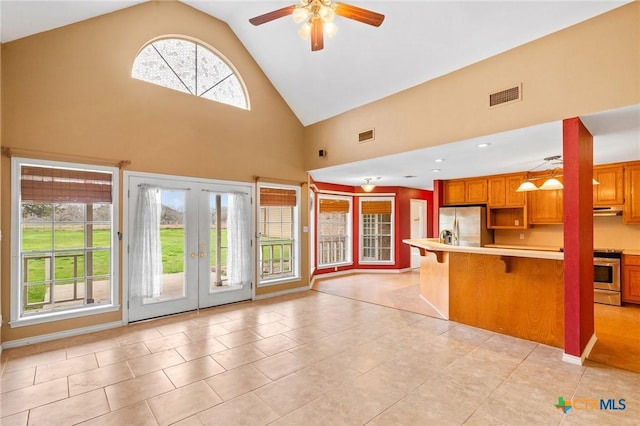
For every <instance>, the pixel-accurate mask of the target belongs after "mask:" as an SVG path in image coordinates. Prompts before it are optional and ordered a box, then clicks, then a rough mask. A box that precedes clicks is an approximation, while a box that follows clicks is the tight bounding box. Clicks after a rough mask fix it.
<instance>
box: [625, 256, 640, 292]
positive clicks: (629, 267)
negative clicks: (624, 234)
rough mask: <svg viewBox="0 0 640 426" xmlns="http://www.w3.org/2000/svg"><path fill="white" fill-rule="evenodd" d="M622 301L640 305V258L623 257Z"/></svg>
mask: <svg viewBox="0 0 640 426" xmlns="http://www.w3.org/2000/svg"><path fill="white" fill-rule="evenodd" d="M622 275H623V276H622V301H623V302H627V303H640V256H634V255H628V254H624V255H622Z"/></svg>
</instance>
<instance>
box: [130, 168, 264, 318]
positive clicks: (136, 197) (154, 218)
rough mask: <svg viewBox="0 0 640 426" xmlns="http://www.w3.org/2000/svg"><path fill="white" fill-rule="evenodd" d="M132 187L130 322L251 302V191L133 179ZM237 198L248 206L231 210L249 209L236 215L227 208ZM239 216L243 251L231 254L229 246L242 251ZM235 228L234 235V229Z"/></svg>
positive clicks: (241, 187)
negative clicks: (231, 226)
mask: <svg viewBox="0 0 640 426" xmlns="http://www.w3.org/2000/svg"><path fill="white" fill-rule="evenodd" d="M128 188H129V192H128V196H129V207H128V219H129V220H128V229H127V235H128V238H127V249H128V254H127V261H128V262H127V265H128V268H127V269H128V278H129V281H128V284H129V285H128V287H129V304H128V306H129V321H137V320H142V319H147V318H154V317H158V316H163V315H169V314H174V313H178V312H185V311H190V310H194V309H198V308H206V307H210V306H216V305H221V304H225V303H231V302H236V301H241V300H247V299H250V298H251V292H252V290H251V286H252V281H253V264H254V262H253V252H252V250H248V251H247V250H246V246H247V245H248V246H249V247H250V246H251V245H252V235H253V223H252V221H251V218H252V217H253V215H252V214H251V210H250V209H251V207H250V206H251V203H250V194H251V192H252V188H251V186H250V185H246V184H244V185H242V184H238V185H234V184H226V183H223V184H219V183H215V182H210V181H194V180H188V179H180V178H173V177H167V178H164V177H156V176H155V175H154V176H147V175H132V176H130V178H129V185H128ZM149 193H150V194H151V196H150V197H149V195H148V194H149ZM149 198H151V201H149ZM238 199H241V200H242V201H243V202H242V203H238V202H237V201H236V202H235V203H234V206H236V207H233V211H234V212H236V211H237V210H238V208H237V206H238V205H240V206H241V207H242V208H243V209H244V210H243V212H242V214H241V215H240V216H239V215H238V214H233V215H231V212H230V209H231V207H230V205H229V204H230V202H232V201H233V200H238ZM154 205H156V206H157V207H158V208H157V211H154V210H153V206H154ZM149 206H151V207H149ZM147 210H150V211H151V214H149V213H148V212H146V211H147ZM230 217H231V220H230ZM238 217H241V218H242V224H241V225H242V226H245V227H248V228H247V229H245V230H244V231H243V234H242V236H243V238H244V239H245V240H246V241H243V242H242V245H243V247H244V248H245V252H244V253H243V254H242V252H238V251H237V250H233V253H235V254H232V253H231V252H230V246H238V242H237V241H236V240H238V238H237V236H238V231H237V229H238V226H236V225H238V224H237V222H238V220H237V218H238ZM230 221H231V222H233V223H232V225H233V226H234V231H231V230H229V229H228V225H229V222H230ZM149 241H150V242H149ZM154 241H158V243H157V244H154ZM236 248H237V247H236ZM238 253H241V254H238ZM244 257H247V258H248V259H244ZM238 258H241V259H240V260H238ZM233 261H236V263H234V262H233ZM237 261H241V262H242V263H241V265H240V268H238V267H237ZM230 267H231V268H232V269H233V270H234V271H236V272H233V273H232V272H231V271H230V269H229V268H230ZM239 269H242V270H243V272H242V275H243V276H242V277H241V279H237V275H239V273H238V272H237V271H238V270H239ZM154 277H155V279H154Z"/></svg>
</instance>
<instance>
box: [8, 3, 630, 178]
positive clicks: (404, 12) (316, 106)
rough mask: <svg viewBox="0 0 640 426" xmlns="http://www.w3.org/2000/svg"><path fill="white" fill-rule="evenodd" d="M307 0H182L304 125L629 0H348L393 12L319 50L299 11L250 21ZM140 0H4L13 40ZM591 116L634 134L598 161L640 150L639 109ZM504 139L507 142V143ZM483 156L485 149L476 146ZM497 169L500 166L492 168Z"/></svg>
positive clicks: (406, 162)
mask: <svg viewBox="0 0 640 426" xmlns="http://www.w3.org/2000/svg"><path fill="white" fill-rule="evenodd" d="M297 1H298V0H287V1H243V0H236V1H209V0H183V2H184V3H186V4H188V5H190V6H192V7H194V8H196V9H198V10H200V11H202V12H204V13H207V14H209V15H211V16H213V17H215V18H218V19H221V20H223V21H225V22H227V23H228V24H229V26H230V27H231V29H232V30H233V31H234V33H235V34H236V35H237V36H238V38H239V39H240V40H241V42H242V43H243V44H244V45H245V47H246V48H247V50H248V51H249V53H250V54H251V55H252V56H253V57H254V59H255V60H256V62H257V63H258V64H259V66H260V67H261V68H262V69H263V71H264V72H265V74H266V75H267V77H268V78H269V79H270V80H271V82H272V83H273V85H274V86H275V88H276V89H277V90H278V91H279V92H280V94H281V95H282V97H283V98H284V99H285V101H286V102H287V103H288V104H289V106H290V107H291V109H292V111H293V112H294V114H295V115H296V116H297V117H298V119H299V120H300V122H301V123H302V124H303V125H310V124H313V123H316V122H318V121H321V120H324V119H327V118H330V117H333V116H335V115H338V114H341V113H343V112H345V111H348V110H350V109H353V108H357V107H358V106H361V105H364V104H367V103H369V102H372V101H375V100H377V99H381V98H383V97H386V96H389V95H391V94H393V93H396V92H399V91H402V90H404V89H407V88H410V87H413V86H415V85H418V84H420V83H423V82H426V81H428V80H430V79H433V78H436V77H438V76H441V75H443V74H446V73H449V72H452V71H455V70H457V69H460V68H462V67H465V66H467V65H470V64H472V63H475V62H478V61H480V60H482V59H485V58H488V57H490V56H493V55H496V54H498V53H501V52H504V51H506V50H509V49H511V48H514V47H516V46H519V45H522V44H524V43H527V42H529V41H532V40H535V39H537V38H540V37H543V36H545V35H547V34H550V33H552V32H555V31H558V30H561V29H563V28H566V27H568V26H571V25H573V24H576V23H578V22H581V21H584V20H586V19H589V18H591V17H593V16H596V15H599V14H601V13H605V12H607V11H609V10H611V9H614V8H616V7H619V6H621V5H623V4H625V3H628V2H629V1H628V0H627V1H614V0H612V1H581V0H572V1H531V2H519V1H518V2H516V1H513V2H509V1H474V0H468V1H376V0H372V1H346V2H347V3H350V4H353V5H356V6H359V7H363V8H366V9H370V10H375V11H376V12H379V13H382V14H384V15H385V21H384V23H383V24H382V25H381V26H380V27H379V28H376V27H372V26H369V25H365V24H362V23H359V22H356V21H352V20H349V19H345V18H341V17H338V18H336V21H335V22H336V24H337V26H338V28H339V31H338V33H337V34H336V36H335V37H333V38H331V39H326V40H325V48H324V49H323V50H321V51H318V52H312V51H311V49H310V43H309V41H308V40H302V39H301V38H300V37H299V36H298V35H297V30H298V27H299V25H298V24H296V23H294V22H293V20H292V19H291V17H283V18H280V19H277V20H275V21H272V22H269V23H267V24H264V25H261V26H258V27H256V26H253V25H251V24H250V23H249V18H251V17H254V16H257V15H261V14H263V13H266V12H269V11H271V10H274V9H278V8H282V7H285V6H287V5H290V4H295V3H297ZM137 3H141V1H118V0H114V1H58V0H49V1H24V0H21V1H16V0H1V1H0V13H1V20H0V23H1V25H2V26H1V29H0V36H1V40H2V42H7V41H11V40H15V39H18V38H21V37H25V36H28V35H31V34H34V33H38V32H42V31H46V30H49V29H53V28H56V27H60V26H63V25H67V24H70V23H73V22H77V21H80V20H84V19H88V18H91V17H94V16H98V15H101V14H105V13H109V12H112V11H115V10H118V9H120V8H124V7H129V6H132V5H135V4H137ZM589 119H590V120H591V121H592V122H593V123H594V126H596V123H597V127H598V130H597V131H599V132H602V134H603V135H605V134H609V135H610V134H613V133H620V128H619V127H616V126H619V125H620V122H621V121H623V122H624V123H625V124H624V126H625V128H626V129H627V130H626V134H627V136H626V137H627V139H625V140H626V141H627V142H626V143H619V145H620V149H619V150H618V151H616V152H617V154H616V155H612V153H613V151H612V150H611V149H607V150H606V153H605V152H604V151H605V150H602V149H599V148H598V146H597V145H596V147H595V155H596V157H597V158H596V159H595V161H596V163H601V162H609V161H610V160H611V161H620V160H621V159H629V158H630V156H631V157H635V158H640V148H639V147H638V144H639V143H640V140H639V139H638V136H637V133H638V130H639V129H640V111H639V110H638V108H635V109H633V108H632V109H627V110H624V111H619V112H618V114H617V115H616V114H615V113H609V114H608V115H602V116H594V117H591V118H587V120H589ZM587 125H588V123H587ZM554 126H555V127H554ZM557 126H558V123H549V124H548V125H545V126H536V127H535V128H530V129H522V130H520V131H518V132H510V133H507V134H504V135H502V136H499V135H494V137H492V141H493V146H494V147H495V146H496V145H500V144H501V143H502V142H498V141H500V140H504V141H508V140H513V139H514V138H517V139H520V140H521V139H522V138H525V139H526V138H533V137H535V138H537V139H536V140H538V141H539V140H540V139H539V138H538V137H539V135H540V132H545V131H546V132H550V133H553V132H556V133H557ZM634 126H635V128H634ZM590 130H592V132H593V129H590ZM594 134H596V133H594ZM556 136H557V137H554V138H552V139H551V142H549V144H550V145H549V146H548V147H544V146H540V145H539V144H523V143H520V144H518V145H519V147H520V148H519V151H518V152H517V153H514V156H513V157H508V156H507V153H508V152H510V151H509V149H506V148H505V149H500V150H497V149H496V150H493V152H492V150H486V151H483V153H482V154H478V153H477V152H476V151H475V150H473V149H472V150H471V151H469V147H470V146H474V145H475V144H477V143H478V142H479V141H478V140H474V141H461V142H460V143H459V144H452V145H449V146H446V145H445V146H442V147H435V148H432V149H430V150H420V151H416V152H413V153H408V154H404V155H403V154H399V155H396V156H391V157H389V158H386V159H384V161H378V162H377V163H376V160H369V161H370V162H362V163H355V164H350V165H344V166H336V167H333V168H329V169H326V170H323V171H313V172H312V174H313V176H314V178H316V179H320V180H324V181H330V182H335V183H343V184H359V182H360V181H361V180H362V177H363V174H364V175H368V176H389V179H387V180H386V182H385V184H388V185H402V186H415V187H423V188H429V187H430V185H431V180H432V179H433V178H434V177H437V178H443V179H446V178H448V177H458V176H460V173H461V172H462V171H461V170H457V169H456V167H454V166H453V164H454V162H453V161H451V160H448V163H447V164H446V166H445V165H443V166H442V167H441V169H442V174H441V175H439V176H433V175H428V176H427V173H426V172H425V171H424V169H425V167H424V164H428V161H432V160H431V159H432V158H438V157H442V158H448V159H453V158H461V156H464V155H469V152H471V153H473V152H476V155H487V156H488V158H487V160H492V161H489V163H490V164H492V165H503V166H504V167H503V168H504V169H505V171H512V170H514V169H515V170H523V169H526V168H527V167H526V166H525V165H526V164H532V162H533V163H535V162H537V161H538V160H539V159H541V158H543V157H544V155H545V154H544V152H545V151H548V152H549V154H550V155H553V154H557V152H556V151H557V149H558V146H561V145H558V143H559V142H558V138H559V133H558V134H557V135H556ZM596 136H598V135H596ZM634 137H635V139H634ZM617 140H621V139H617ZM596 141H598V139H597V138H596ZM504 144H505V147H506V146H508V145H507V142H504ZM529 145H530V146H534V147H536V149H535V151H533V152H523V151H522V147H523V146H529ZM599 152H602V153H601V154H599ZM473 158H475V159H476V160H477V159H478V157H477V156H476V157H473ZM534 159H535V160H534ZM414 162H415V163H416V164H421V165H422V167H421V169H422V170H421V171H420V172H418V171H416V172H412V171H411V169H412V164H413V163H414ZM472 163H473V164H478V167H477V168H475V169H474V168H471V169H470V168H469V163H467V166H466V168H465V171H464V172H465V173H466V174H468V173H472V174H482V172H483V170H482V169H481V167H480V166H479V164H481V162H479V161H475V162H472ZM417 168H418V167H417V165H416V169H417ZM433 168H434V169H435V168H437V167H435V166H434V167H433ZM395 169H402V170H404V171H405V172H404V173H403V175H416V174H417V173H420V176H417V177H416V178H413V180H412V181H411V182H408V181H406V180H403V179H404V178H401V176H398V173H396V170H395ZM365 170H367V172H366V173H364V171H365ZM372 170H373V171H372ZM492 170H493V171H496V170H497V169H496V168H495V167H493V168H492ZM392 176H393V178H392Z"/></svg>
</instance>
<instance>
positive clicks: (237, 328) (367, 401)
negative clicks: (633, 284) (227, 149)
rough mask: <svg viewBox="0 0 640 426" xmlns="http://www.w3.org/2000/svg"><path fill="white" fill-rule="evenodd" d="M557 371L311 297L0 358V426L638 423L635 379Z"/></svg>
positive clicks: (515, 343)
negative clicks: (563, 404) (606, 406)
mask: <svg viewBox="0 0 640 426" xmlns="http://www.w3.org/2000/svg"><path fill="white" fill-rule="evenodd" d="M561 357H562V351H561V350H560V349H556V348H551V347H548V346H544V345H539V344H535V343H532V342H528V341H524V340H520V339H516V338H512V337H508V336H504V335H500V334H495V333H491V332H488V331H485V330H480V329H475V328H472V327H467V326H464V325H461V324H456V323H454V322H446V321H442V320H439V319H435V318H432V317H428V316H424V315H422V314H418V313H413V312H407V311H402V310H398V309H395V308H390V307H385V306H379V305H374V304H370V303H367V302H363V301H358V300H353V299H349V298H345V297H341V296H336V295H331V294H325V293H321V292H316V291H308V292H305V293H298V294H295V295H289V296H282V297H277V298H273V299H267V300H263V301H256V302H250V303H241V304H235V305H229V306H223V307H218V308H213V309H207V310H202V311H200V312H192V313H185V314H181V315H176V316H173V317H168V318H162V319H157V320H152V321H147V322H142V323H137V324H132V325H129V326H127V327H122V328H118V329H113V330H108V331H103V332H98V333H94V334H90V335H84V336H77V337H73V338H66V339H60V340H56V341H52V342H47V343H40V344H34V345H31V346H28V347H22V348H14V349H8V350H5V351H4V352H3V353H2V358H1V370H2V373H1V375H0V417H1V418H0V424H2V425H26V424H29V425H37V424H43V425H67V424H69V425H70V424H83V425H107V424H109V425H134V424H135V425H138V424H139V425H157V424H159V425H168V424H178V425H201V424H202V425H209V424H211V425H263V424H273V425H305V426H306V425H363V424H370V425H400V424H404V425H429V424H434V425H446V424H469V425H487V424H492V425H495V424H498V425H500V424H513V425H524V424H531V425H541V424H562V425H565V424H566V425H571V424H580V425H582V424H616V425H619V424H638V419H639V418H640V375H639V374H637V373H632V372H629V371H624V370H618V369H615V368H612V367H607V366H603V365H601V364H597V363H591V362H588V364H587V365H585V366H576V365H570V364H567V363H563V362H562V361H561ZM559 397H563V398H564V400H565V401H569V400H571V399H573V400H574V401H575V402H577V403H578V404H577V406H576V407H574V408H572V409H570V410H569V411H568V412H567V413H566V414H563V413H562V412H561V411H560V410H558V409H557V408H556V407H555V406H554V404H556V403H557V402H558V398H559ZM601 398H604V399H606V400H608V399H610V398H613V399H615V400H616V407H618V408H620V407H621V405H619V403H618V400H619V399H624V400H625V405H626V409H625V410H599V409H590V410H587V409H585V404H586V403H585V402H584V401H585V400H587V399H588V400H600V399H601Z"/></svg>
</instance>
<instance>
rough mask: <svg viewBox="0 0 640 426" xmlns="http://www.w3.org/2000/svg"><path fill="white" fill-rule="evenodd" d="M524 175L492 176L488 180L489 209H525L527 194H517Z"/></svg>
mask: <svg viewBox="0 0 640 426" xmlns="http://www.w3.org/2000/svg"><path fill="white" fill-rule="evenodd" d="M523 181H524V175H521V174H517V175H502V176H491V177H489V179H488V186H489V189H488V201H487V206H488V207H523V206H525V205H526V202H525V201H526V197H525V195H526V193H524V192H516V189H518V187H519V186H520V184H521V183H522V182H523Z"/></svg>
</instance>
